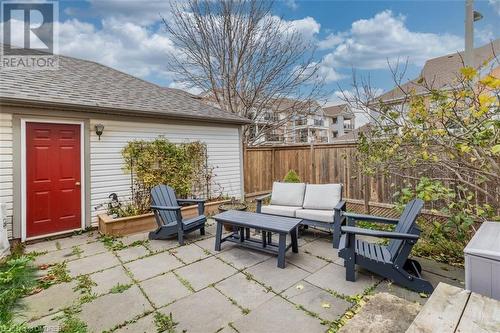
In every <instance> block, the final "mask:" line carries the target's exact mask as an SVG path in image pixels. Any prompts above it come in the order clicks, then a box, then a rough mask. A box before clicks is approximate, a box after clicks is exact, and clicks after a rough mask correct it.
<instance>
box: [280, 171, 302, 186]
mask: <svg viewBox="0 0 500 333" xmlns="http://www.w3.org/2000/svg"><path fill="white" fill-rule="evenodd" d="M283 181H284V182H285V183H300V178H299V175H298V174H297V172H295V170H290V171H288V173H287V174H286V176H285V178H283Z"/></svg>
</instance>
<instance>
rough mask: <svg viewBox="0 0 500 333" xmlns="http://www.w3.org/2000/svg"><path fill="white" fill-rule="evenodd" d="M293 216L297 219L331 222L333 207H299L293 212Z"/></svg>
mask: <svg viewBox="0 0 500 333" xmlns="http://www.w3.org/2000/svg"><path fill="white" fill-rule="evenodd" d="M295 217H296V218H299V219H306V220H313V221H321V222H328V223H333V209H332V210H324V209H299V210H297V211H296V212H295Z"/></svg>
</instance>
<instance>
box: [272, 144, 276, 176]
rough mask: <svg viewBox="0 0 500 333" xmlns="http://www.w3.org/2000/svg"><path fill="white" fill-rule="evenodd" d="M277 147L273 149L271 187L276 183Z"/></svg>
mask: <svg viewBox="0 0 500 333" xmlns="http://www.w3.org/2000/svg"><path fill="white" fill-rule="evenodd" d="M275 155H276V147H274V146H273V147H271V186H272V183H273V182H275V181H276V165H275V161H276V156H275Z"/></svg>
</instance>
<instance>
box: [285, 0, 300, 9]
mask: <svg viewBox="0 0 500 333" xmlns="http://www.w3.org/2000/svg"><path fill="white" fill-rule="evenodd" d="M284 2H285V5H286V6H287V7H289V8H291V9H293V10H296V9H297V8H299V4H298V3H297V1H295V0H284Z"/></svg>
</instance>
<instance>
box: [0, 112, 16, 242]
mask: <svg viewBox="0 0 500 333" xmlns="http://www.w3.org/2000/svg"><path fill="white" fill-rule="evenodd" d="M12 189H13V166H12V114H10V113H3V112H0V202H1V203H5V204H6V206H7V229H8V235H9V239H10V238H11V237H12V201H13V198H12V196H13V194H12Z"/></svg>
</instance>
